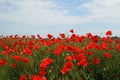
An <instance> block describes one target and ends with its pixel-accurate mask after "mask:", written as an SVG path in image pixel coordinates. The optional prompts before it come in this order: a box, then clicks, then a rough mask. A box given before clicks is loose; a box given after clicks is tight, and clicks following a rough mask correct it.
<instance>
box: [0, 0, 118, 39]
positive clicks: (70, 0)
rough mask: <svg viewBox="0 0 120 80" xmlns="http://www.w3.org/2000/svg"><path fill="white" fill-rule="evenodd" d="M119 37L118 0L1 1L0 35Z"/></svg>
mask: <svg viewBox="0 0 120 80" xmlns="http://www.w3.org/2000/svg"><path fill="white" fill-rule="evenodd" d="M70 29H74V31H75V33H77V34H79V35H85V34H86V33H89V32H91V33H92V34H97V35H104V34H105V32H106V31H107V30H112V32H113V35H115V36H120V0H0V35H14V34H18V35H23V34H25V35H31V34H34V35H36V34H40V35H41V36H42V37H46V35H47V34H48V33H50V34H52V35H53V36H58V35H59V33H65V34H66V35H67V34H69V30H70Z"/></svg>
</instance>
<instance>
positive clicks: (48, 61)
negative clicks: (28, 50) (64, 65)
mask: <svg viewBox="0 0 120 80" xmlns="http://www.w3.org/2000/svg"><path fill="white" fill-rule="evenodd" d="M51 63H53V59H51V58H44V59H43V61H42V63H41V64H40V66H39V67H40V69H41V70H45V69H46V68H47V66H48V65H49V64H51Z"/></svg>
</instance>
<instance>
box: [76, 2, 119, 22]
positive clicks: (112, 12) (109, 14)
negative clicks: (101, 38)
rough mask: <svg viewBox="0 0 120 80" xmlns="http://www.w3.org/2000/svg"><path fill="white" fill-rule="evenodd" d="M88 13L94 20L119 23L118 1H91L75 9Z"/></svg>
mask: <svg viewBox="0 0 120 80" xmlns="http://www.w3.org/2000/svg"><path fill="white" fill-rule="evenodd" d="M81 8H84V9H86V10H88V11H89V15H88V16H91V17H92V18H93V19H94V20H99V21H102V22H113V23H114V22H119V21H120V0H92V1H90V2H88V3H84V4H82V5H80V6H78V7H77V9H81Z"/></svg>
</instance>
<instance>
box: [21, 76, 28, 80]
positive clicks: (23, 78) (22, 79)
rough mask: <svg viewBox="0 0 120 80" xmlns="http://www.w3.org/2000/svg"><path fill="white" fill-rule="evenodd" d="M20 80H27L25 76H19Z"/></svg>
mask: <svg viewBox="0 0 120 80" xmlns="http://www.w3.org/2000/svg"><path fill="white" fill-rule="evenodd" d="M20 80H28V79H27V76H26V75H22V76H20Z"/></svg>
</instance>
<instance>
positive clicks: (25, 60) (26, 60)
mask: <svg viewBox="0 0 120 80" xmlns="http://www.w3.org/2000/svg"><path fill="white" fill-rule="evenodd" d="M22 62H24V63H28V62H30V60H29V58H23V59H22Z"/></svg>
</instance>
